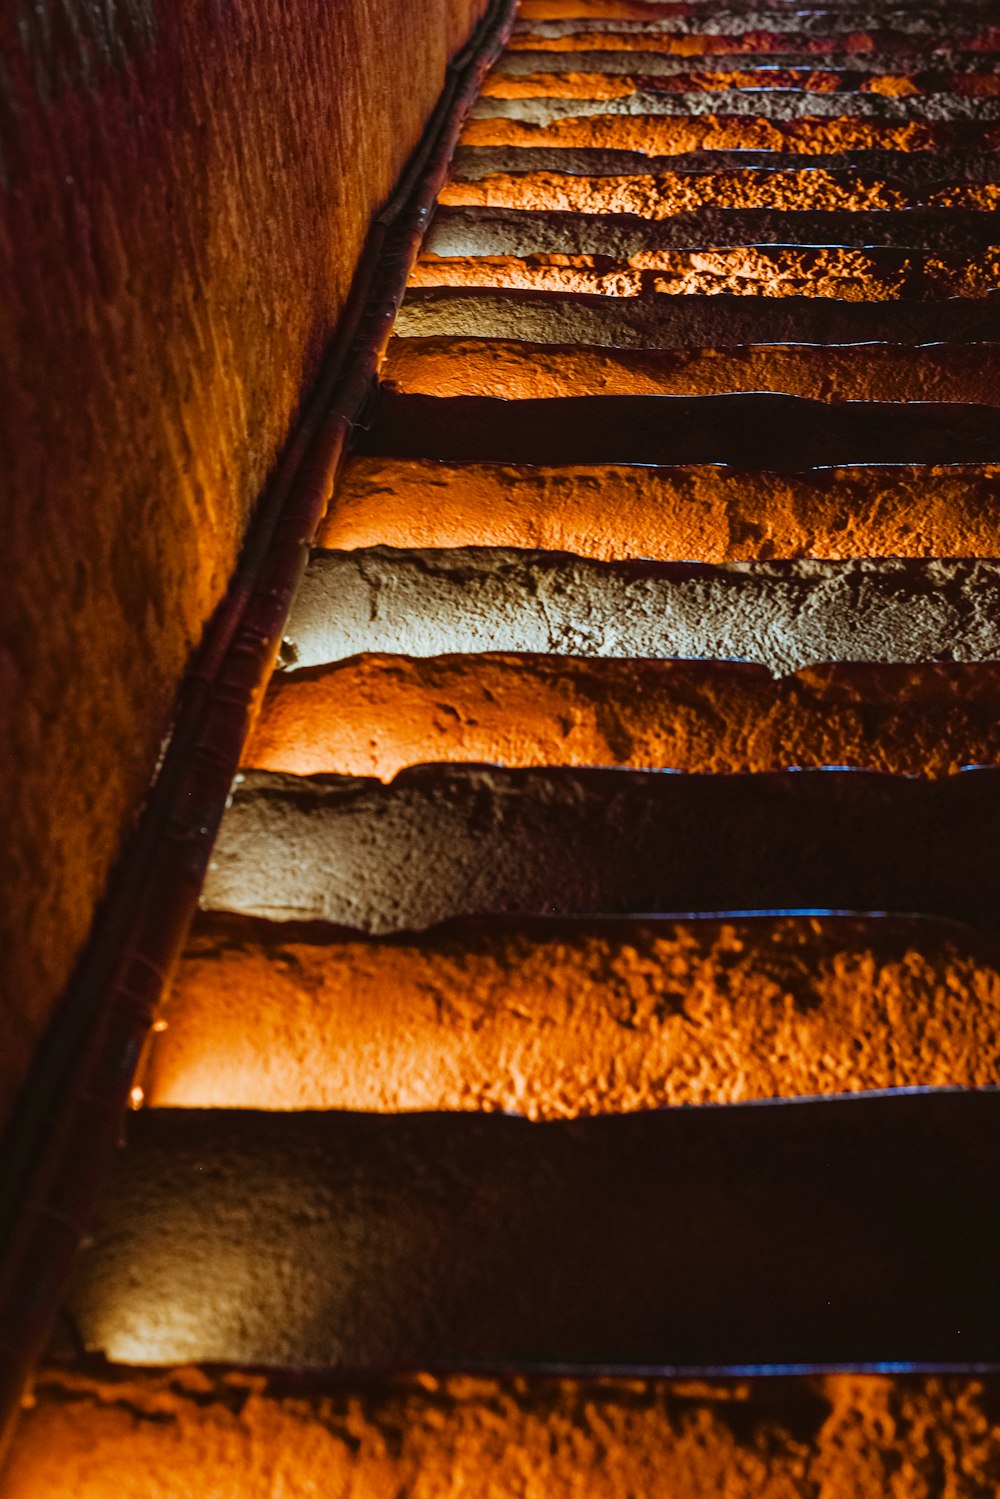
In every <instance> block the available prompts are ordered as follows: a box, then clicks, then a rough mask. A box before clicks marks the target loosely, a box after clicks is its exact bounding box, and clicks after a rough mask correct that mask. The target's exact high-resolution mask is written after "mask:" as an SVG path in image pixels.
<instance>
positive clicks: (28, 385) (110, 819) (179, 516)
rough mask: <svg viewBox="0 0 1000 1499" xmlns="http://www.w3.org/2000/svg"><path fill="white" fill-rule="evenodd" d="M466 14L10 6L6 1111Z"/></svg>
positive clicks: (275, 2)
mask: <svg viewBox="0 0 1000 1499" xmlns="http://www.w3.org/2000/svg"><path fill="white" fill-rule="evenodd" d="M484 8H485V6H484V0H340V3H337V4H329V3H327V0H296V3H291V0H243V3H241V4H240V5H235V4H233V3H231V0H224V3H221V4H214V3H209V0H123V3H120V4H117V5H115V6H108V5H106V4H104V3H101V0H61V3H58V0H41V3H34V0H12V3H11V4H9V5H7V6H5V7H3V12H2V15H0V66H2V74H0V196H2V200H3V207H2V210H0V298H2V301H3V305H4V307H5V315H4V318H3V322H2V331H0V412H2V416H0V447H2V450H3V457H2V465H3V472H4V476H5V484H4V506H3V512H4V526H3V540H2V547H0V556H2V559H3V582H2V587H0V694H2V697H0V805H3V806H4V808H5V811H4V839H5V845H6V853H7V868H8V875H7V880H6V888H7V895H6V898H5V902H4V906H3V914H2V918H0V994H2V996H3V999H2V1010H0V1113H2V1112H5V1111H6V1110H7V1109H8V1108H9V1105H10V1102H11V1099H12V1097H13V1095H14V1093H15V1092H16V1090H17V1088H18V1086H19V1084H20V1081H21V1079H22V1078H23V1075H24V1070H25V1068H26V1066H27V1064H28V1061H29V1059H30V1056H31V1054H32V1051H33V1049H34V1046H35V1044H36V1042H37V1039H38V1036H39V1034H40V1032H41V1031H42V1029H43V1028H44V1026H45V1024H46V1021H47V1020H48V1018H49V1016H50V1014H51V1012H52V1008H53V1004H54V1002H55V1000H56V997H57V996H58V995H59V993H60V991H61V990H62V989H63V987H64V985H65V984H66V982H67V979H68V978H69V975H70V973H71V970H72V967H73V964H74V962H75V960H76V959H77V956H78V954H79V953H80V950H81V947H82V945H83V943H84V941H85V939H86V936H87V932H88V929H89V927H90V923H91V919H92V916H93V912H94V909H95V904H96V902H97V901H98V900H99V898H100V896H101V893H102V891H103V889H104V887H105V883H106V879H107V876H108V871H109V869H110V867H111V865H112V862H113V860H114V858H115V855H116V853H117V852H118V850H119V848H120V846H121V843H122V839H123V836H124V835H125V833H126V831H127V829H128V827H129V825H130V821H131V819H132V818H133V816H134V814H135V811H136V808H137V806H138V804H139V802H140V800H141V797H142V795H143V791H144V788H145V787H146V785H147V783H148V780H149V777H150V774H151V772H152V770H153V767H154V765H155V762H156V758H157V754H158V751H159V748H160V745H161V743H162V741H163V738H164V735H165V734H166V732H167V730H168V727H169V723H170V717H171V705H172V703H173V701H174V696H175V692H176V688H177V684H178V681H179V678H180V676H181V674H182V672H183V669H184V666H185V663H186V661H187V660H188V657H189V654H190V652H191V650H192V648H193V647H194V646H195V645H196V644H197V641H198V639H199V636H200V635H201V632H202V629H203V627H204V625H205V622H206V620H207V619H208V617H209V615H210V614H211V612H212V610H213V608H214V607H215V606H216V605H217V604H218V602H219V600H220V598H221V597H222V594H223V592H224V590H225V587H226V583H227V580H228V578H229V576H230V574H231V572H232V569H233V566H234V563H235V561H236V557H237V553H238V550H239V546H240V542H241V539H242V537H243V534H244V531H245V529H246V525H247V522H248V520H249V517H250V515H251V511H252V508H253V504H254V501H255V499H256V497H257V496H258V494H259V493H260V491H261V488H262V486H263V484H264V482H265V480H266V478H267V475H268V472H269V470H270V469H271V468H272V466H273V464H274V461H275V458H276V455H277V454H278V452H279V450H280V448H281V446H282V444H283V442H284V441H285V439H286V437H287V435H288V432H289V430H290V427H291V425H292V423H293V421H294V419H295V414H296V410H297V408H298V406H299V403H300V401H301V400H302V397H303V395H304V393H305V392H306V391H307V389H308V387H309V385H310V382H311V381H312V380H313V379H314V377H315V375H316V373H317V369H318V366H319V363H320V360H321V356H322V353H323V351H324V348H325V347H326V346H327V345H328V344H329V341H330V339H331V335H332V333H333V330H334V326H335V324H336V322H337V318H338V315H339V314H340V311H341V309H342V306H343V303H344V299H345V295H346V292H347V289H348V286H349V284H350V280H351V276H352V274H353V270H354V266H355V263H356V260H357V256H358V253H359V250H360V247H361V244H362V241H363V237H364V234H365V232H366V229H367V226H368V223H369V220H370V217H371V215H372V213H373V210H375V209H376V208H377V207H378V206H379V205H380V204H381V203H382V202H383V201H384V200H385V198H386V197H387V195H388V193H389V191H390V189H391V186H392V184H393V181H394V180H395V178H396V177H397V175H398V173H399V171H400V169H401V167H402V165H403V163H404V161H405V159H406V156H407V154H408V153H409V151H410V150H411V149H412V147H413V146H414V144H415V142H416V140H417V138H418V135H419V133H420V131H421V129H422V127H423V125H424V123H425V121H426V119H427V117H428V115H429V113H430V111H431V109H432V108H433V105H434V103H435V102H436V99H437V97H438V95H439V93H440V90H441V86H442V82H443V73H444V67H445V63H446V60H447V58H448V56H449V54H451V53H452V52H454V51H455V50H456V49H457V48H458V47H459V46H460V45H461V44H462V43H463V42H464V41H465V39H466V37H467V35H468V34H469V32H470V29H471V26H472V24H473V22H474V20H475V19H477V18H478V17H479V15H480V14H481V13H482V11H483V10H484ZM403 59H405V67H403V66H401V61H402V60H403Z"/></svg>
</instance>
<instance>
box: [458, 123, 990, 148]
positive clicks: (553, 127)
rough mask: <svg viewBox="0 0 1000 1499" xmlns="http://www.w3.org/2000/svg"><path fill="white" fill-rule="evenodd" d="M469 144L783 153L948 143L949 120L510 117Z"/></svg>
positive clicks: (468, 131) (474, 130)
mask: <svg viewBox="0 0 1000 1499" xmlns="http://www.w3.org/2000/svg"><path fill="white" fill-rule="evenodd" d="M998 142H1000V127H998V126H996V125H990V126H983V127H982V130H981V133H980V135H979V137H978V140H977V146H978V148H979V149H980V150H983V151H989V150H992V149H994V148H995V147H996V145H997V143H998ZM461 144H462V145H463V146H560V147H574V148H577V149H583V148H588V149H594V150H603V151H609V150H617V151H639V152H642V153H643V154H644V155H646V156H675V155H680V154H682V153H685V152H690V151H741V150H742V151H774V152H775V153H780V152H783V151H786V152H794V153H795V154H796V155H808V156H830V155H837V154H840V153H848V152H855V151H934V150H943V149H947V147H948V145H949V130H948V126H947V125H939V124H937V123H928V122H926V121H923V120H907V121H902V122H894V123H883V122H881V121H873V120H863V119H851V118H847V117H844V118H834V119H830V118H827V117H825V116H823V117H819V116H816V117H811V118H808V119H801V120H767V119H763V118H760V117H753V116H746V115H740V116H726V115H718V116H713V115H697V116H687V117H685V116H669V115H611V114H606V115H585V116H580V117H570V118H565V119H555V120H552V121H550V122H549V123H548V124H544V125H536V124H533V123H529V122H527V121H522V120H512V119H506V118H503V117H501V118H497V119H485V120H479V119H476V120H470V121H469V122H468V124H467V125H466V126H465V129H464V131H463V132H462V137H461Z"/></svg>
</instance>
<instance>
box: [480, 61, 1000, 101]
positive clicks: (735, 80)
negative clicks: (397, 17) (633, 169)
mask: <svg viewBox="0 0 1000 1499" xmlns="http://www.w3.org/2000/svg"><path fill="white" fill-rule="evenodd" d="M660 55H661V54H658V56H660ZM550 56H551V54H548V53H546V54H543V56H542V57H541V58H540V59H539V68H538V71H537V72H536V73H527V72H525V70H524V67H523V57H524V54H523V53H520V52H518V53H515V54H514V57H515V58H516V60H517V62H518V63H521V64H522V66H520V67H516V68H515V69H514V70H513V71H512V72H509V73H508V72H506V71H505V69H504V67H503V65H502V64H501V65H499V66H498V67H497V68H496V69H494V71H493V72H492V73H491V74H490V76H489V77H488V78H487V79H486V82H485V84H484V85H483V91H482V94H481V95H480V99H481V100H483V99H527V98H566V99H570V98H573V99H580V98H582V99H610V98H621V97H624V96H626V95H628V94H630V93H633V92H634V91H636V90H646V89H653V90H656V91H663V90H666V91H668V92H670V93H675V94H678V93H679V94H700V93H706V94H718V93H720V92H727V91H728V92H729V93H731V94H732V96H733V97H734V98H738V97H740V91H743V92H745V93H747V94H750V95H755V94H758V93H760V92H761V91H770V90H773V89H777V90H790V91H792V92H794V93H801V94H804V95H805V96H806V97H808V96H810V95H816V94H821V95H837V94H840V95H843V94H847V95H851V96H853V95H857V96H858V97H859V98H861V99H864V98H881V99H897V100H899V99H909V100H911V101H914V102H919V100H920V99H922V98H927V97H933V96H935V95H938V94H956V95H959V96H962V97H963V98H966V99H976V98H978V99H990V98H995V97H996V95H997V93H998V91H1000V77H998V75H997V73H996V71H991V70H989V69H985V70H982V71H980V72H974V71H973V70H972V69H971V68H970V69H967V70H965V71H962V70H961V69H959V70H957V71H956V70H954V69H947V68H940V67H939V68H936V69H934V68H922V69H920V70H919V71H917V72H914V73H900V71H899V69H898V67H896V68H893V69H892V70H891V71H888V72H878V71H877V70H875V69H873V68H871V67H866V66H865V65H864V64H863V63H862V64H859V65H858V66H856V67H853V68H826V67H815V66H814V67H794V66H792V67H781V66H775V65H774V63H773V62H772V63H767V62H765V63H762V64H757V65H750V66H740V65H739V64H738V63H736V62H734V61H733V60H732V59H723V60H721V61H722V62H723V65H722V66H718V67H716V66H708V67H704V66H698V65H695V66H683V65H682V64H681V63H680V61H679V60H677V59H674V60H673V66H672V68H670V69H669V70H666V69H661V70H660V71H659V72H657V73H645V72H643V71H642V59H641V58H639V59H638V64H639V65H638V67H637V69H636V71H635V72H634V73H632V74H628V73H620V72H618V73H614V72H608V71H606V70H605V71H601V70H596V71H595V72H593V73H591V72H588V71H586V70H585V69H581V68H580V67H579V66H578V65H577V64H576V62H575V60H574V57H573V56H570V57H569V58H568V59H567V62H568V66H567V67H566V69H565V70H563V71H559V70H556V69H554V68H553V67H552V65H551V62H550V61H549V58H550Z"/></svg>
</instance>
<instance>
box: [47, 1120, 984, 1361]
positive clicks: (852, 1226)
mask: <svg viewBox="0 0 1000 1499" xmlns="http://www.w3.org/2000/svg"><path fill="white" fill-rule="evenodd" d="M998 1151H1000V1099H998V1098H997V1097H996V1096H995V1095H993V1094H990V1093H971V1094H954V1093H944V1094H925V1095H922V1096H917V1097H913V1096H909V1097H907V1096H904V1097H892V1098H866V1099H857V1100H851V1101H836V1102H828V1101H823V1102H811V1103H803V1104H793V1105H778V1106H771V1107H768V1106H763V1107H762V1106H740V1105H733V1106H731V1107H729V1108H724V1109H711V1108H710V1109H676V1110H667V1111H659V1112H647V1113H642V1114H628V1115H622V1116H619V1117H617V1118H603V1119H588V1120H571V1121H554V1122H552V1123H544V1124H535V1123H530V1122H528V1121H525V1120H519V1119H505V1118H503V1117H502V1116H498V1115H486V1116H474V1115H470V1114H459V1115H454V1114H440V1113H438V1114H417V1115H395V1116H393V1117H386V1116H384V1115H383V1116H379V1115H370V1114H369V1115H364V1114H337V1113H329V1114H324V1113H315V1112H313V1113H309V1114H275V1113H259V1112H255V1113H244V1112H241V1111H238V1110H228V1109H213V1110H205V1111H201V1110H194V1111H190V1112H188V1111H182V1110H174V1109H167V1110H141V1111H140V1112H139V1113H137V1114H135V1115H133V1117H132V1119H131V1122H130V1128H129V1138H128V1144H127V1147H126V1149H125V1150H123V1151H121V1152H120V1153H119V1159H118V1163H117V1172H116V1178H115V1182H114V1184H113V1187H112V1189H111V1191H110V1193H109V1195H108V1196H107V1198H106V1199H105V1201H104V1204H103V1206H102V1209H101V1211H100V1214H99V1217H98V1221H97V1223H96V1224H95V1227H94V1231H93V1245H92V1247H91V1248H90V1249H89V1250H88V1251H87V1253H86V1254H85V1255H84V1257H83V1258H82V1260H81V1262H80V1265H79V1268H78V1271H77V1274H76V1277H75V1281H74V1284H73V1286H72V1289H71V1291H70V1294H69V1298H68V1303H67V1305H68V1311H69V1315H70V1316H71V1317H72V1318H73V1321H74V1324H75V1326H76V1327H77V1328H78V1329H79V1331H80V1336H81V1340H82V1342H83V1344H84V1346H85V1347H86V1348H88V1349H91V1350H94V1351H96V1352H103V1353H105V1354H107V1355H108V1356H110V1357H111V1358H113V1359H125V1360H127V1361H129V1362H133V1363H137V1364H164V1363H174V1362H178V1361H183V1360H188V1361H199V1360H201V1361H209V1362H235V1363H242V1364H251V1365H256V1366H258V1367H259V1366H272V1367H273V1366H278V1367H281V1366H285V1367H289V1368H293V1369H303V1368H305V1369H313V1370H321V1369H330V1368H343V1369H351V1368H353V1369H356V1370H361V1369H366V1370H368V1371H372V1372H382V1373H384V1372H387V1371H389V1370H391V1369H405V1370H412V1369H414V1368H418V1369H419V1368H424V1367H430V1368H434V1367H437V1368H439V1369H442V1368H443V1369H444V1370H449V1369H450V1370H452V1371H454V1370H456V1369H463V1368H465V1369H468V1368H470V1367H472V1368H478V1370H479V1371H480V1372H483V1371H484V1370H488V1369H494V1370H510V1369H512V1368H513V1369H515V1370H520V1371H523V1372H528V1371H529V1370H531V1369H535V1370H540V1369H541V1370H544V1369H546V1368H548V1369H552V1368H553V1367H559V1366H562V1368H563V1369H564V1370H565V1369H566V1368H567V1367H569V1368H578V1369H581V1370H586V1369H591V1370H594V1369H597V1370H600V1369H602V1368H603V1370H604V1371H605V1372H607V1371H608V1370H614V1369H620V1370H633V1371H637V1370H645V1371H646V1372H647V1373H648V1372H649V1371H650V1370H660V1371H664V1370H670V1369H673V1370H675V1371H676V1370H678V1369H687V1370H692V1371H693V1370H695V1369H700V1370H702V1371H706V1370H712V1369H714V1370H716V1371H720V1370H723V1369H724V1370H727V1371H730V1372H731V1371H733V1370H734V1368H735V1369H737V1370H739V1369H742V1370H744V1371H748V1370H749V1369H752V1368H754V1367H759V1366H761V1365H765V1366H768V1367H769V1368H771V1369H774V1366H778V1367H779V1368H785V1369H789V1368H791V1367H793V1366H794V1367H799V1368H801V1366H802V1365H806V1366H815V1365H820V1366H825V1367H827V1368H829V1367H831V1366H832V1367H834V1368H838V1367H839V1368H847V1369H851V1368H853V1369H857V1368H859V1367H860V1368H865V1367H869V1366H872V1365H875V1366H878V1367H882V1368H884V1366H885V1364H886V1363H903V1364H908V1365H910V1366H911V1367H912V1366H916V1367H917V1368H920V1367H927V1366H928V1365H931V1366H940V1365H945V1366H950V1367H952V1368H959V1369H962V1368H965V1369H968V1368H970V1367H972V1368H975V1367H977V1366H982V1365H985V1366H987V1367H995V1366H996V1364H997V1363H998V1346H997V1339H996V1327H997V1325H998V1321H1000V1291H998V1282H997V1275H996V1262H997V1255H998V1252H1000V1209H998V1207H997V1195H996V1192H995V1190H994V1188H995V1180H996V1168H995V1161H996V1158H997V1154H998ZM595 1204H597V1205H599V1208H600V1210H599V1211H595Z"/></svg>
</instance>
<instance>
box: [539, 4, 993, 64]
mask: <svg viewBox="0 0 1000 1499" xmlns="http://www.w3.org/2000/svg"><path fill="white" fill-rule="evenodd" d="M829 14H830V13H829V12H826V13H825V14H824V15H823V16H822V18H821V20H820V26H821V29H820V32H819V34H818V35H817V34H814V35H804V34H803V33H802V31H801V30H799V29H798V27H797V26H796V25H795V24H794V23H793V24H792V27H791V29H790V30H788V31H783V30H781V29H780V28H779V29H775V28H773V27H771V26H768V27H764V28H759V29H757V30H754V31H744V32H741V33H738V34H736V35H732V34H725V33H722V34H719V33H714V32H712V31H709V30H698V31H695V32H688V33H687V34H686V35H676V34H675V35H671V34H670V33H669V32H662V31H657V30H655V29H649V28H646V29H643V28H635V27H633V26H621V25H619V26H615V24H614V23H613V22H612V23H610V24H609V23H605V24H604V26H602V25H601V23H600V22H595V23H594V24H593V25H590V24H587V23H586V22H584V26H581V24H580V21H579V20H577V21H570V22H569V23H568V24H563V25H560V23H559V22H554V23H553V22H549V23H548V24H545V23H543V24H541V25H538V24H532V25H529V26H520V27H518V28H517V29H516V34H515V35H514V36H512V37H511V39H510V48H511V51H512V52H518V51H525V52H592V51H594V52H603V51H609V52H630V53H638V54H640V55H642V56H646V55H647V54H655V53H657V52H661V53H663V52H666V53H669V54H672V55H673V56H675V57H716V56H727V55H728V56H754V57H775V56H778V57H785V56H792V57H794V56H800V55H801V56H805V57H811V58H816V57H822V58H824V59H825V60H826V61H827V62H829V61H830V60H832V59H837V60H843V61H845V62H846V61H848V60H856V59H857V57H858V55H859V53H860V54H862V55H866V56H867V55H868V54H870V53H874V54H876V55H879V54H884V55H886V56H894V57H895V58H896V59H897V62H898V65H899V67H900V68H901V69H902V70H904V71H907V72H908V71H909V70H910V68H911V66H912V65H913V62H914V61H915V60H916V59H917V58H918V57H921V56H922V57H923V58H925V59H926V57H927V45H926V39H924V42H923V47H921V39H920V38H919V37H917V38H914V37H913V36H911V35H908V34H907V33H906V32H905V31H900V30H893V29H889V28H883V27H879V28H877V29H875V28H869V29H866V30H865V31H862V32H861V33H859V32H857V31H855V32H853V33H851V32H848V33H845V34H843V35H840V36H838V35H837V34H836V33H835V32H828V31H827V30H826V25H827V18H828V16H829ZM788 19H789V20H790V21H791V20H792V18H791V17H789V18H788ZM796 19H797V18H796ZM818 19H819V18H818ZM969 19H970V21H971V25H969V26H967V27H955V28H954V29H950V30H949V35H948V38H947V40H940V41H938V42H937V44H936V45H935V46H934V48H933V55H934V56H935V58H936V59H938V60H941V59H942V58H944V57H950V56H951V54H952V53H954V52H959V53H961V52H967V53H972V54H973V55H975V56H977V58H978V55H980V54H982V53H990V52H995V51H996V50H997V28H996V27H995V26H990V25H986V26H983V25H982V23H981V22H980V24H978V25H977V24H976V21H977V19H978V18H972V17H970V18H969ZM584 27H585V28H586V29H584Z"/></svg>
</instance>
